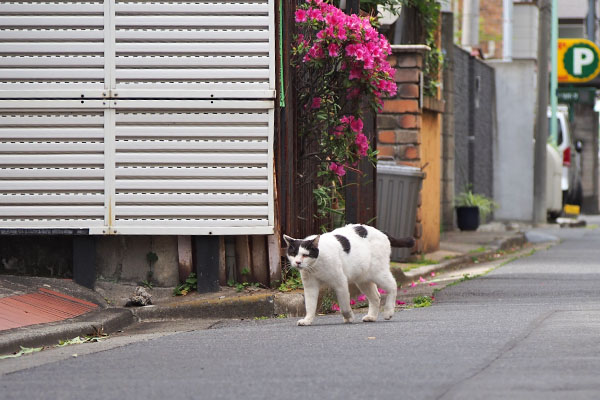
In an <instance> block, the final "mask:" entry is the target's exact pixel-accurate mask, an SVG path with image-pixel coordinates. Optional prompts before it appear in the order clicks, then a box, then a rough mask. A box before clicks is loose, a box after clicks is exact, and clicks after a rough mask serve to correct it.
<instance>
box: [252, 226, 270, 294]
mask: <svg viewBox="0 0 600 400" xmlns="http://www.w3.org/2000/svg"><path fill="white" fill-rule="evenodd" d="M251 243H252V278H253V280H254V282H259V283H261V284H262V285H264V286H266V287H269V259H268V257H267V240H266V237H265V236H262V235H256V236H252V237H251Z"/></svg>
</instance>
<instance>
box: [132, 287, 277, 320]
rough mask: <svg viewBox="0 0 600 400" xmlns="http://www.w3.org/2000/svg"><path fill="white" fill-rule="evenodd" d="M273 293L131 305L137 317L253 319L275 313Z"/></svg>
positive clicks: (147, 318) (146, 318)
mask: <svg viewBox="0 0 600 400" xmlns="http://www.w3.org/2000/svg"><path fill="white" fill-rule="evenodd" d="M275 297H276V296H275V295H274V294H272V293H261V294H253V295H248V296H240V297H234V298H225V299H204V300H195V301H188V302H183V303H171V304H166V305H158V306H145V307H137V308H132V309H131V311H132V312H133V314H134V315H135V316H136V317H137V318H138V319H139V320H140V321H144V320H151V319H162V320H164V319H183V318H224V319H225V318H254V317H270V316H273V315H274V314H275Z"/></svg>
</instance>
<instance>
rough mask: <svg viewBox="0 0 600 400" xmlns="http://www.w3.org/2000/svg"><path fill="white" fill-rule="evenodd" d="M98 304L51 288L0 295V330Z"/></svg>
mask: <svg viewBox="0 0 600 400" xmlns="http://www.w3.org/2000/svg"><path fill="white" fill-rule="evenodd" d="M97 307H98V306H97V305H96V304H94V303H90V302H88V301H85V300H81V299H77V298H75V297H71V296H68V295H66V294H62V293H59V292H55V291H53V290H49V289H44V288H40V289H39V290H38V292H37V293H29V294H23V295H18V296H9V297H3V298H0V331H3V330H7V329H12V328H19V327H21V326H27V325H34V324H43V323H46V322H56V321H61V320H63V319H68V318H73V317H77V316H78V315H82V314H85V313H87V312H89V311H91V310H93V309H95V308H97Z"/></svg>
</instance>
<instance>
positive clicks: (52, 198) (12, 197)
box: [0, 193, 104, 206]
mask: <svg viewBox="0 0 600 400" xmlns="http://www.w3.org/2000/svg"><path fill="white" fill-rule="evenodd" d="M103 201H104V194H101V193H96V194H86V193H63V194H55V193H9V194H5V195H3V196H0V204H21V205H23V204H35V205H36V206H37V205H40V204H64V203H71V204H73V203H75V204H101V203H102V202H103Z"/></svg>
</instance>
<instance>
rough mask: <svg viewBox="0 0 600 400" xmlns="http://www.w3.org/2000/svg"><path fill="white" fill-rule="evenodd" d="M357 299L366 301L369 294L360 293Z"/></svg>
mask: <svg viewBox="0 0 600 400" xmlns="http://www.w3.org/2000/svg"><path fill="white" fill-rule="evenodd" d="M356 300H357V301H366V300H367V296H365V295H364V294H359V295H358V297H357V298H356Z"/></svg>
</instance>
